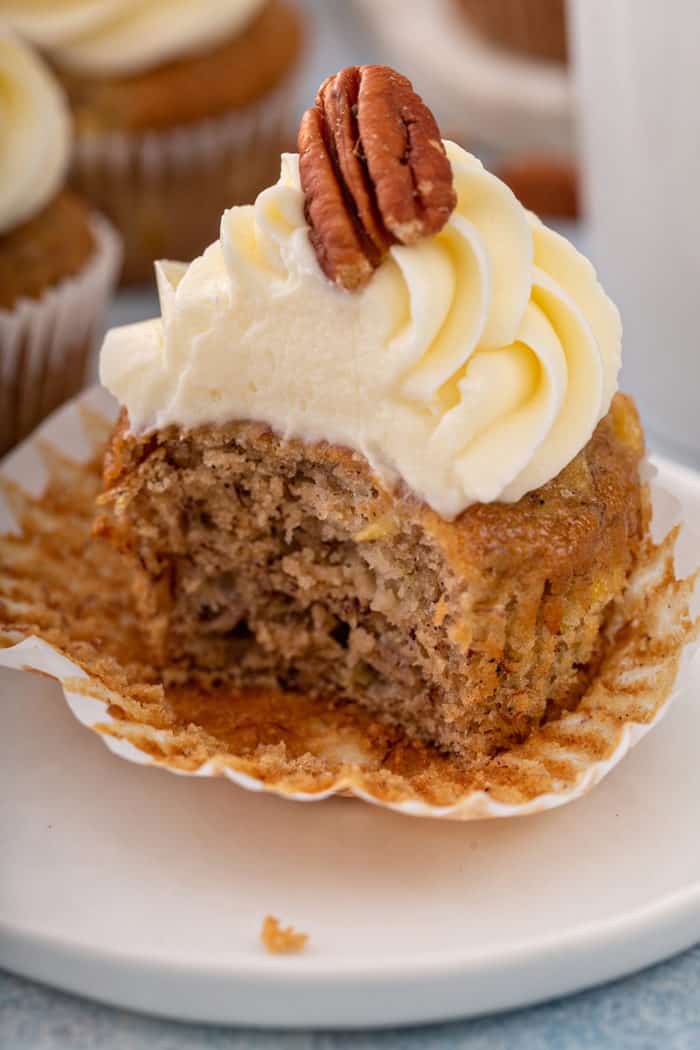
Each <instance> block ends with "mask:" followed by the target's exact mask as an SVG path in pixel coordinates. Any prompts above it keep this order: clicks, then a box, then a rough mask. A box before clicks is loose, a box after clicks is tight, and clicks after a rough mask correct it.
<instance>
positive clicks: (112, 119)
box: [0, 0, 302, 283]
mask: <svg viewBox="0 0 700 1050" xmlns="http://www.w3.org/2000/svg"><path fill="white" fill-rule="evenodd" d="M0 13H2V14H4V15H5V17H7V18H8V19H9V20H10V22H11V23H12V25H13V26H14V27H15V28H16V29H17V30H18V31H19V32H21V33H22V34H23V35H25V36H26V37H27V38H28V39H30V40H31V41H33V42H34V43H35V44H36V45H37V46H38V47H40V48H41V49H42V50H43V51H44V52H45V53H46V54H47V56H48V57H49V59H50V61H51V62H52V64H53V65H54V67H55V69H56V71H57V74H58V76H59V77H60V79H61V81H62V83H63V86H64V88H65V90H66V92H67V95H68V99H69V102H70V106H71V109H72V111H73V117H74V123H75V129H76V146H75V156H74V162H73V171H72V176H71V182H72V185H73V186H74V187H75V188H76V189H78V190H79V191H80V192H81V193H84V194H85V195H86V196H88V197H89V198H90V199H91V200H92V201H93V202H94V203H95V204H96V205H97V206H98V207H99V208H100V209H102V210H103V211H104V212H105V213H106V214H107V215H108V216H109V217H110V218H111V219H112V221H113V222H114V223H115V224H116V226H117V227H118V228H119V230H120V231H121V233H122V236H123V238H124V243H125V258H124V269H123V274H122V280H123V281H124V282H125V283H130V282H135V281H144V280H150V279H151V277H152V272H153V271H152V263H153V260H154V259H155V258H162V257H168V258H176V259H190V258H192V257H193V256H195V255H197V254H198V253H199V252H200V251H201V250H202V248H203V247H204V246H205V245H206V244H207V243H209V241H210V240H212V238H213V237H215V236H216V232H217V226H218V222H219V217H220V215H221V212H222V211H223V209H224V207H226V206H228V205H230V204H231V203H232V202H245V201H248V200H252V199H254V197H255V196H256V194H257V193H258V192H259V190H260V189H261V188H262V187H263V186H265V185H267V184H268V183H269V182H270V181H271V180H272V179H273V178H274V175H275V172H276V168H277V164H278V157H279V152H280V146H281V143H282V140H283V136H284V132H285V125H286V116H287V108H288V105H289V99H290V77H291V75H292V73H293V70H294V68H295V66H296V64H297V59H298V56H299V51H300V46H301V38H302V27H301V21H300V18H299V16H298V14H297V12H296V11H295V9H293V8H292V7H291V6H290V5H288V4H287V3H286V0H197V2H195V0H170V2H168V3H163V2H162V0H161V2H159V0H99V2H87V0H58V2H56V3H53V4H52V5H51V6H50V8H48V7H47V5H46V4H45V3H43V2H41V0H0Z"/></svg>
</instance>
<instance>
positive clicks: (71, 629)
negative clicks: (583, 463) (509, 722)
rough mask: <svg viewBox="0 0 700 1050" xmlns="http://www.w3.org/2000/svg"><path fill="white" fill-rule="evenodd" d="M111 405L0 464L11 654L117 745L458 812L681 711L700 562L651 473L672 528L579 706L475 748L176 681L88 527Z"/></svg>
mask: <svg viewBox="0 0 700 1050" xmlns="http://www.w3.org/2000/svg"><path fill="white" fill-rule="evenodd" d="M114 412H115V406H114V403H113V402H112V400H111V399H110V398H109V397H108V395H105V394H104V392H102V391H99V390H93V391H91V392H89V393H87V394H84V395H83V396H82V397H81V398H78V399H76V400H75V401H74V402H73V403H72V404H71V405H70V406H65V407H64V408H63V409H62V410H61V411H60V412H58V413H56V414H55V416H54V417H53V418H52V419H51V420H50V421H49V422H48V423H47V424H46V425H45V426H44V427H42V428H41V431H40V432H39V434H37V435H35V436H33V437H32V438H31V439H30V440H29V441H28V442H26V443H25V445H24V446H22V447H21V448H20V449H18V450H17V451H16V452H15V453H14V454H13V455H12V456H10V457H8V459H7V460H6V461H5V463H4V464H3V467H2V472H1V477H2V479H3V480H2V493H3V494H4V501H5V506H4V507H3V506H1V505H0V533H2V534H3V535H0V646H5V648H0V665H2V666H6V667H14V668H19V669H22V670H27V671H35V672H38V673H41V674H45V675H50V676H51V677H53V678H56V679H57V680H58V681H59V682H60V683H61V685H62V687H63V691H64V694H65V697H66V700H67V701H68V703H69V705H70V708H71V710H72V712H73V714H74V715H75V716H76V718H77V719H78V720H79V721H80V722H82V723H83V725H86V726H88V727H90V728H91V729H93V730H95V731H96V732H98V733H99V734H100V735H101V736H102V739H103V740H104V742H105V743H106V745H107V746H108V747H109V749H110V750H111V751H113V752H114V753H115V754H117V755H119V756H120V757H121V758H124V759H127V760H129V761H132V762H137V763H141V764H154V765H159V766H162V767H164V768H166V769H168V770H170V771H172V772H174V773H179V774H182V775H190V776H200V777H202V776H224V777H226V778H227V779H229V780H231V781H233V782H234V783H236V784H237V785H239V786H240V787H242V788H245V789H248V790H253V791H269V792H272V793H275V794H278V795H281V796H284V797H285V798H288V799H293V800H296V801H318V800H320V799H324V798H328V797H329V796H331V795H337V794H343V795H352V796H355V797H356V798H359V799H363V800H365V801H368V802H372V803H375V804H378V805H382V806H387V807H389V808H392V809H394V810H397V811H399V812H402V813H406V814H410V815H414V816H424V817H435V818H447V819H453V820H471V819H478V818H484V817H507V816H517V815H523V814H528V813H536V812H540V811H542V810H546V809H551V808H553V807H555V806H560V805H563V804H564V803H566V802H570V801H572V800H573V799H576V798H578V797H580V796H581V795H583V794H585V793H586V792H587V791H588V790H590V788H592V787H593V786H594V785H595V784H597V783H598V782H599V781H600V780H601V779H602V778H603V777H604V776H605V775H606V774H607V773H608V772H609V771H610V770H611V769H613V768H614V766H616V765H617V764H618V763H619V762H620V761H621V759H622V758H623V757H624V756H625V754H626V753H627V751H628V750H629V749H630V747H632V746H633V745H634V744H635V743H636V742H637V741H638V740H639V739H640V738H641V737H642V736H644V735H645V734H646V733H647V732H648V731H649V729H651V728H652V727H653V726H654V725H655V724H656V723H657V722H658V721H659V720H660V719H661V717H662V716H663V715H664V713H665V712H666V711H667V709H668V707H669V705H670V703H671V701H672V699H673V698H674V695H675V687H674V683H675V681H676V676H677V673H678V669H679V665H680V662H681V659H682V658H683V659H684V660H697V651H696V647H695V646H690V645H688V643H689V642H690V641H691V640H693V639H694V637H695V635H696V630H695V626H694V624H693V621H692V619H691V612H690V603H691V601H692V602H695V601H696V600H697V597H698V596H697V595H695V596H694V594H693V590H694V585H695V576H690V577H688V578H687V579H684V580H678V579H676V575H675V571H674V565H673V553H674V544H675V541H676V538H677V537H676V533H677V530H676V529H674V528H673V527H672V526H673V525H674V524H675V522H677V521H678V520H679V517H681V516H682V513H683V508H682V506H681V505H680V503H679V501H678V500H677V499H676V498H675V497H674V496H672V495H671V494H670V493H668V492H667V491H666V490H665V489H664V488H663V487H662V486H661V485H659V483H658V480H656V479H652V481H651V487H652V492H653V505H654V535H655V537H658V536H663V535H664V534H665V536H666V538H665V539H662V540H661V541H660V542H659V543H658V544H656V543H653V542H652V541H651V540H650V541H649V543H648V545H647V548H646V550H645V552H644V554H643V557H642V558H641V559H640V563H639V565H638V567H637V569H636V570H635V572H634V573H633V575H632V577H631V579H630V581H629V585H628V588H627V591H626V594H625V596H624V598H623V600H621V601H620V603H619V604H618V606H617V608H616V610H615V614H614V616H613V617H612V619H611V623H610V624H609V626H608V629H607V633H608V640H609V644H608V648H607V654H606V656H605V659H604V661H603V663H602V666H601V668H600V671H599V673H598V674H597V676H596V678H595V679H594V681H593V682H592V683H591V685H590V687H589V689H588V691H587V692H586V694H585V696H584V697H583V698H582V700H581V702H580V703H579V705H578V707H577V708H576V710H575V711H572V712H570V713H567V714H565V715H564V716H563V717H561V718H559V719H557V720H556V721H552V722H549V723H547V724H545V725H544V726H543V727H542V728H541V729H540V730H538V731H537V732H535V733H533V734H532V735H531V736H530V737H529V738H528V740H526V741H525V743H523V744H522V745H519V746H517V747H515V748H513V749H512V750H510V751H508V752H505V753H503V754H500V755H497V756H496V757H494V758H492V759H490V760H488V761H484V762H483V763H481V764H480V765H479V766H471V767H470V766H467V765H466V764H464V763H463V762H461V761H460V760H459V759H456V758H450V757H448V756H445V755H442V754H440V753H439V752H437V751H434V750H433V749H431V748H429V747H423V746H419V745H415V744H411V743H410V742H408V741H406V740H404V739H402V738H401V736H400V734H398V733H397V732H393V731H391V730H389V729H386V728H385V727H381V726H377V724H376V722H373V721H372V719H371V716H369V715H368V714H367V713H366V712H362V711H361V710H359V709H354V708H352V707H343V708H342V710H338V709H337V708H333V707H330V706H329V707H326V706H325V705H323V704H321V703H319V702H318V701H311V700H307V699H306V698H303V697H299V696H296V697H295V696H292V695H284V694H270V693H267V694H263V693H260V694H251V695H249V696H247V697H242V696H239V697H236V700H235V703H232V702H230V700H229V702H228V703H227V704H226V703H224V704H223V705H221V704H218V705H217V704H216V703H215V702H213V701H212V698H211V696H208V697H204V698H203V697H202V696H201V695H200V696H199V697H197V696H196V695H195V694H194V693H193V691H190V693H188V692H187V690H184V692H183V690H182V689H180V690H171V691H168V692H165V691H164V690H163V688H162V686H161V685H160V684H159V681H158V680H157V678H156V676H155V674H154V672H152V671H149V669H148V668H144V667H143V666H139V665H138V663H136V662H135V661H136V660H138V658H139V657H138V655H135V654H138V653H140V649H141V645H140V635H139V631H138V624H137V623H136V622H135V621H134V620H133V618H132V615H131V612H130V609H129V606H128V602H127V599H126V597H125V595H124V590H125V588H124V586H123V566H122V565H121V563H120V561H119V559H118V556H117V555H116V553H115V552H113V551H112V549H111V548H108V547H107V546H106V545H104V544H101V543H99V542H98V541H92V540H90V539H89V534H90V525H91V521H92V514H93V506H94V499H95V496H96V494H97V492H98V491H99V485H100V477H99V475H100V470H99V463H100V459H101V453H102V451H103V449H104V443H105V440H106V437H107V433H108V430H109V425H110V420H111V419H112V418H113V417H114ZM18 483H21V484H18ZM669 529H670V530H671V531H670V532H669V531H668V530H669ZM679 548H680V550H679V554H680V566H679V568H680V569H681V570H682V571H684V572H685V571H689V569H690V568H694V566H695V564H696V559H697V551H698V550H699V549H700V537H699V536H698V534H697V533H696V532H695V531H694V529H692V528H690V527H686V528H685V529H684V531H683V533H682V534H681V538H680V542H679ZM695 611H697V610H693V612H695ZM105 625H108V627H107V629H105ZM195 701H196V702H195Z"/></svg>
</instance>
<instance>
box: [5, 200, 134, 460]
mask: <svg viewBox="0 0 700 1050" xmlns="http://www.w3.org/2000/svg"><path fill="white" fill-rule="evenodd" d="M92 232H93V236H94V239H95V250H94V252H93V254H92V255H91V256H90V258H89V260H88V262H87V263H86V265H85V266H84V267H83V269H82V270H81V271H80V272H79V273H77V274H76V275H75V276H73V277H68V278H66V279H64V280H62V281H60V282H59V283H58V284H57V285H55V286H53V287H51V288H47V289H46V291H45V292H44V293H43V294H42V296H41V297H40V298H39V299H28V298H23V299H20V300H19V301H18V302H17V303H16V304H15V306H14V307H13V309H11V310H0V455H1V454H3V453H4V452H6V451H7V450H8V449H10V448H12V446H13V445H15V444H17V442H18V441H21V440H22V438H24V437H26V436H27V434H29V433H30V432H31V431H32V430H33V429H34V427H35V426H36V425H37V424H38V423H40V422H41V420H42V419H44V418H45V417H46V416H47V415H48V414H49V413H50V412H52V411H53V410H54V409H55V408H57V407H58V406H59V405H60V404H62V403H63V402H64V401H66V400H67V399H68V398H70V397H73V396H74V395H75V394H77V393H78V391H79V390H80V389H81V388H82V386H83V383H84V380H85V369H86V364H87V358H88V355H89V352H90V349H91V347H92V343H93V341H94V338H95V335H96V333H97V329H98V326H99V325H100V322H101V321H102V318H103V315H104V311H105V307H106V305H107V301H108V299H109V296H110V294H111V292H112V289H113V287H114V283H115V280H116V277H117V272H118V269H119V262H120V259H121V245H120V241H119V237H118V236H117V234H116V233H115V231H114V230H113V229H112V227H111V225H110V224H109V223H108V222H107V221H106V220H105V219H104V218H102V216H100V215H94V216H93V218H92Z"/></svg>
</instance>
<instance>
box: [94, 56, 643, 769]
mask: <svg viewBox="0 0 700 1050" xmlns="http://www.w3.org/2000/svg"><path fill="white" fill-rule="evenodd" d="M159 291H160V297H161V307H162V317H161V318H158V319H156V320H153V321H148V322H144V323H143V324H138V325H131V326H128V327H126V328H123V329H115V330H113V331H112V332H111V333H109V334H108V336H107V339H106V341H105V344H104V347H103V351H102V359H101V375H102V379H103V382H104V383H105V384H106V385H107V387H108V388H109V389H110V390H111V391H112V393H113V394H114V395H115V396H116V397H117V399H118V400H119V401H120V402H121V404H122V406H123V411H122V416H121V420H120V423H119V425H118V426H117V428H116V431H115V433H114V435H113V438H112V444H111V448H110V450H109V453H108V456H107V460H106V471H105V479H106V492H105V495H104V497H103V505H104V506H105V508H106V510H105V514H104V516H103V518H102V521H101V522H100V526H99V531H100V533H101V534H102V535H104V536H106V537H108V538H109V539H110V540H112V541H113V542H114V544H115V545H116V546H117V547H118V549H119V550H120V551H122V552H126V554H127V557H128V561H127V565H128V572H129V575H130V576H131V578H132V579H133V580H134V582H135V588H136V598H137V601H138V605H139V609H140V614H141V617H142V625H143V632H144V637H145V638H146V639H147V642H148V644H149V646H150V655H151V658H152V660H153V661H154V663H155V665H156V666H158V667H159V668H161V669H162V670H163V673H164V675H166V676H167V675H175V676H176V678H177V677H184V678H190V677H195V678H197V677H201V676H204V678H205V680H215V681H227V682H230V683H232V684H233V685H234V686H235V687H236V688H238V687H243V688H246V687H255V688H263V687H264V688H270V687H273V688H275V689H278V690H283V691H284V690H287V691H289V690H293V691H300V692H302V693H304V694H306V695H310V696H314V697H318V698H325V699H326V700H331V701H333V702H334V703H341V704H342V703H344V702H353V703H357V704H359V705H363V706H364V707H365V708H367V709H369V711H370V712H371V714H372V716H373V717H376V718H377V719H379V720H380V721H382V722H385V723H387V724H390V725H392V726H394V727H396V726H398V727H399V728H400V730H401V731H402V732H404V733H405V734H407V736H409V737H410V738H413V739H417V740H420V741H423V742H426V743H428V744H432V745H436V746H437V747H439V748H440V749H442V750H444V751H447V752H450V753H453V754H458V755H460V756H462V757H463V758H465V759H467V760H469V761H472V760H477V759H483V758H484V757H488V756H491V755H493V754H495V753H496V752H498V751H499V750H502V749H504V748H506V749H507V748H511V747H513V746H515V745H516V744H517V743H518V742H520V741H522V740H524V739H526V738H527V737H528V736H529V735H530V734H531V733H533V732H535V731H536V730H537V729H538V728H539V727H540V726H541V724H542V722H543V721H544V720H546V719H549V718H553V717H555V716H556V715H557V714H558V713H561V711H563V710H565V709H567V708H572V707H575V706H576V705H577V704H578V702H579V701H580V699H581V697H582V696H583V695H584V694H585V692H586V690H587V689H588V688H589V687H590V685H591V683H592V682H593V681H594V680H595V677H596V674H597V673H598V669H599V666H600V663H601V660H602V659H603V657H604V655H605V647H606V644H608V643H607V639H606V634H605V625H606V624H607V623H608V622H609V620H610V617H611V616H612V615H613V613H614V611H615V609H616V608H617V607H618V603H619V601H620V600H621V598H622V596H623V595H624V593H625V588H626V586H627V581H628V579H629V578H630V574H631V573H632V572H633V571H634V569H635V567H636V565H637V563H638V559H639V557H640V551H641V550H642V549H643V545H644V543H645V539H646V536H647V526H648V506H647V497H646V489H645V486H644V484H643V482H642V480H641V478H640V473H639V464H640V460H641V458H642V456H643V452H644V441H643V436H642V431H641V427H640V424H639V419H638V417H637V414H636V410H635V408H634V406H633V404H632V403H631V401H630V400H629V399H628V398H625V397H624V396H623V395H621V394H618V393H616V389H617V374H618V369H619V366H620V351H621V327H620V320H619V316H618V313H617V311H616V309H615V307H614V305H613V304H612V303H611V302H610V300H609V299H608V298H607V296H606V295H605V293H604V291H603V289H602V288H601V287H600V285H599V283H598V282H597V280H596V277H595V273H594V271H593V268H592V267H591V266H590V264H589V263H588V262H587V261H586V260H585V259H584V258H583V257H582V256H581V255H579V254H578V252H577V251H576V250H575V249H574V247H573V246H572V245H571V244H569V243H568V242H567V241H565V240H564V239H563V238H561V237H559V236H558V235H557V234H556V233H554V232H553V231H551V230H549V229H547V228H546V227H545V226H544V225H542V224H541V223H540V222H539V221H538V220H537V219H536V218H535V217H534V216H533V215H532V214H531V213H528V212H527V211H526V210H525V209H524V208H523V207H522V206H521V205H520V203H519V202H518V201H517V199H516V198H515V196H514V195H513V194H512V193H511V191H510V190H509V189H508V187H507V186H506V185H505V184H504V183H502V182H501V181H500V180H499V179H497V178H496V177H495V176H493V175H491V174H490V173H489V172H487V171H486V170H485V169H484V168H483V167H482V165H481V164H480V163H479V161H478V160H477V159H476V158H475V157H473V156H471V155H470V154H468V153H467V152H465V151H464V150H462V149H460V148H459V147H458V146H456V145H454V144H453V143H450V142H445V143H443V142H442V140H441V138H440V133H439V130H438V127H437V125H436V123H435V120H434V119H433V116H432V114H431V113H430V111H429V110H428V109H427V108H426V107H425V105H424V104H423V103H422V101H421V100H420V99H419V98H418V96H417V95H416V94H415V93H414V92H413V90H412V88H411V85H410V83H409V82H408V81H407V80H406V79H405V78H404V77H401V76H399V75H398V74H397V73H395V72H394V71H392V70H390V69H387V68H386V67H379V66H364V67H359V68H357V67H351V68H348V69H345V70H342V71H341V72H340V73H339V74H337V75H336V76H335V77H331V78H329V79H328V80H327V81H326V82H325V83H324V84H323V85H322V87H321V89H320V91H319V94H318V97H317V100H316V105H315V106H314V107H312V108H311V109H309V110H308V111H307V113H306V114H305V115H304V117H303V119H302V123H301V126H300V129H299V155H298V156H297V155H286V156H285V157H284V158H283V163H282V174H281V177H280V179H279V181H278V182H277V183H276V185H274V186H272V187H270V188H269V189H268V190H266V191H265V192H264V193H262V194H261V195H260V196H259V197H258V199H257V201H256V203H255V206H254V207H245V208H240V207H239V208H232V209H230V210H229V211H227V212H226V213H225V215H224V217H223V219H222V223H221V236H220V240H219V241H217V242H215V243H214V244H212V245H211V246H210V247H209V248H208V249H207V250H206V252H204V254H203V255H202V256H201V257H200V258H198V259H197V260H195V261H194V262H193V263H192V264H191V265H190V266H189V267H183V266H177V265H173V264H169V265H163V266H161V267H159Z"/></svg>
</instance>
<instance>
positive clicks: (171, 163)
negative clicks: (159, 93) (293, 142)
mask: <svg viewBox="0 0 700 1050" xmlns="http://www.w3.org/2000/svg"><path fill="white" fill-rule="evenodd" d="M294 86H295V80H294V78H288V79H287V80H285V81H284V82H283V83H282V84H281V85H280V86H279V87H277V88H276V89H275V90H274V91H272V92H270V93H268V94H267V95H265V96H264V97H263V98H261V99H260V100H259V101H258V102H256V103H254V104H252V105H250V106H247V107H246V108H245V109H240V110H236V111H232V112H230V113H225V114H224V115H222V116H218V117H214V118H211V119H207V120H202V121H198V122H196V123H193V124H187V125H180V126H176V127H173V128H168V129H165V130H159V131H145V132H139V133H127V132H122V131H107V132H99V133H94V132H91V133H83V134H82V135H81V136H79V138H78V140H77V142H76V146H75V151H74V158H73V169H72V176H71V183H72V185H73V186H74V187H75V189H76V190H78V192H80V193H82V194H84V195H85V196H86V197H87V198H88V199H90V200H91V201H92V202H93V204H94V205H95V207H97V208H99V210H100V211H101V212H103V213H104V214H105V215H107V216H108V218H109V219H110V220H111V221H112V222H113V223H114V225H115V226H116V227H117V229H118V230H119V232H120V233H121V234H122V237H123V240H124V268H123V271H122V283H125V284H129V283H133V282H136V281H146V280H152V278H153V261H154V260H155V259H159V258H169V259H181V260H185V261H188V260H190V259H191V258H194V257H195V256H196V255H198V254H200V253H201V252H202V251H203V250H204V248H205V247H206V246H207V245H208V244H210V243H211V241H212V240H214V239H215V238H216V236H217V235H218V229H219V222H220V220H221V215H222V213H223V211H224V210H225V209H226V208H229V207H231V206H232V205H234V204H240V203H248V202H251V201H252V200H254V198H255V197H256V196H257V194H258V193H259V192H260V190H262V189H264V188H265V187H266V186H268V185H270V183H271V182H274V181H275V180H276V179H277V177H278V175H279V155H280V152H281V150H282V148H283V147H284V146H286V145H287V142H286V135H287V129H288V118H289V115H290V106H291V101H292V100H293V98H294Z"/></svg>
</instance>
